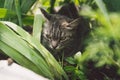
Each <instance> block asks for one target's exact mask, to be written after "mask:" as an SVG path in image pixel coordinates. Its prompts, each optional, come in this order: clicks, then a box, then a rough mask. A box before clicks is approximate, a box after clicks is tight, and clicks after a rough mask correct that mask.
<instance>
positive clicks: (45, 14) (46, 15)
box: [40, 8, 51, 20]
mask: <svg viewBox="0 0 120 80" xmlns="http://www.w3.org/2000/svg"><path fill="white" fill-rule="evenodd" d="M40 10H41V12H42V14H43V15H44V17H45V18H46V19H47V20H50V19H51V14H49V13H47V12H46V11H45V10H44V9H42V8H40Z"/></svg>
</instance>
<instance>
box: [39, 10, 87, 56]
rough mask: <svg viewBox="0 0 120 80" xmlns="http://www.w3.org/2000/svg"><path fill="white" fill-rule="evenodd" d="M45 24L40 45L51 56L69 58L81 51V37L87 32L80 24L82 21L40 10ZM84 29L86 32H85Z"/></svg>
mask: <svg viewBox="0 0 120 80" xmlns="http://www.w3.org/2000/svg"><path fill="white" fill-rule="evenodd" d="M41 12H42V13H43V15H44V17H45V18H46V22H45V24H44V26H43V30H42V44H43V45H44V46H45V47H46V48H47V49H48V50H49V51H51V52H52V53H53V55H62V53H64V55H65V56H70V55H72V54H75V53H76V52H77V51H79V50H80V49H81V46H82V45H81V42H82V40H83V36H84V34H85V33H86V31H87V30H88V29H87V28H86V26H84V25H83V24H81V22H83V19H82V18H81V17H80V18H77V19H70V18H68V17H66V16H63V15H59V14H48V13H47V12H46V11H45V10H43V9H41ZM85 29H86V30H85Z"/></svg>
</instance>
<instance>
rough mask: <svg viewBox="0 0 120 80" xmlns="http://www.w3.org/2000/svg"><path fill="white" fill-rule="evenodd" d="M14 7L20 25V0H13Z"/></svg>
mask: <svg viewBox="0 0 120 80" xmlns="http://www.w3.org/2000/svg"><path fill="white" fill-rule="evenodd" d="M15 9H16V14H17V16H18V22H19V26H21V27H22V18H21V14H22V13H21V8H20V1H19V0H15Z"/></svg>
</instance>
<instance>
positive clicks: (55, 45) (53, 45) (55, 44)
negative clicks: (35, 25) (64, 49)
mask: <svg viewBox="0 0 120 80" xmlns="http://www.w3.org/2000/svg"><path fill="white" fill-rule="evenodd" d="M57 45H58V41H52V48H53V49H56V47H57Z"/></svg>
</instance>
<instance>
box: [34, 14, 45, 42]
mask: <svg viewBox="0 0 120 80" xmlns="http://www.w3.org/2000/svg"><path fill="white" fill-rule="evenodd" d="M42 23H43V19H42V16H41V15H40V14H37V15H35V19H34V25H33V37H34V38H36V39H38V40H41V30H42Z"/></svg>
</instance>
